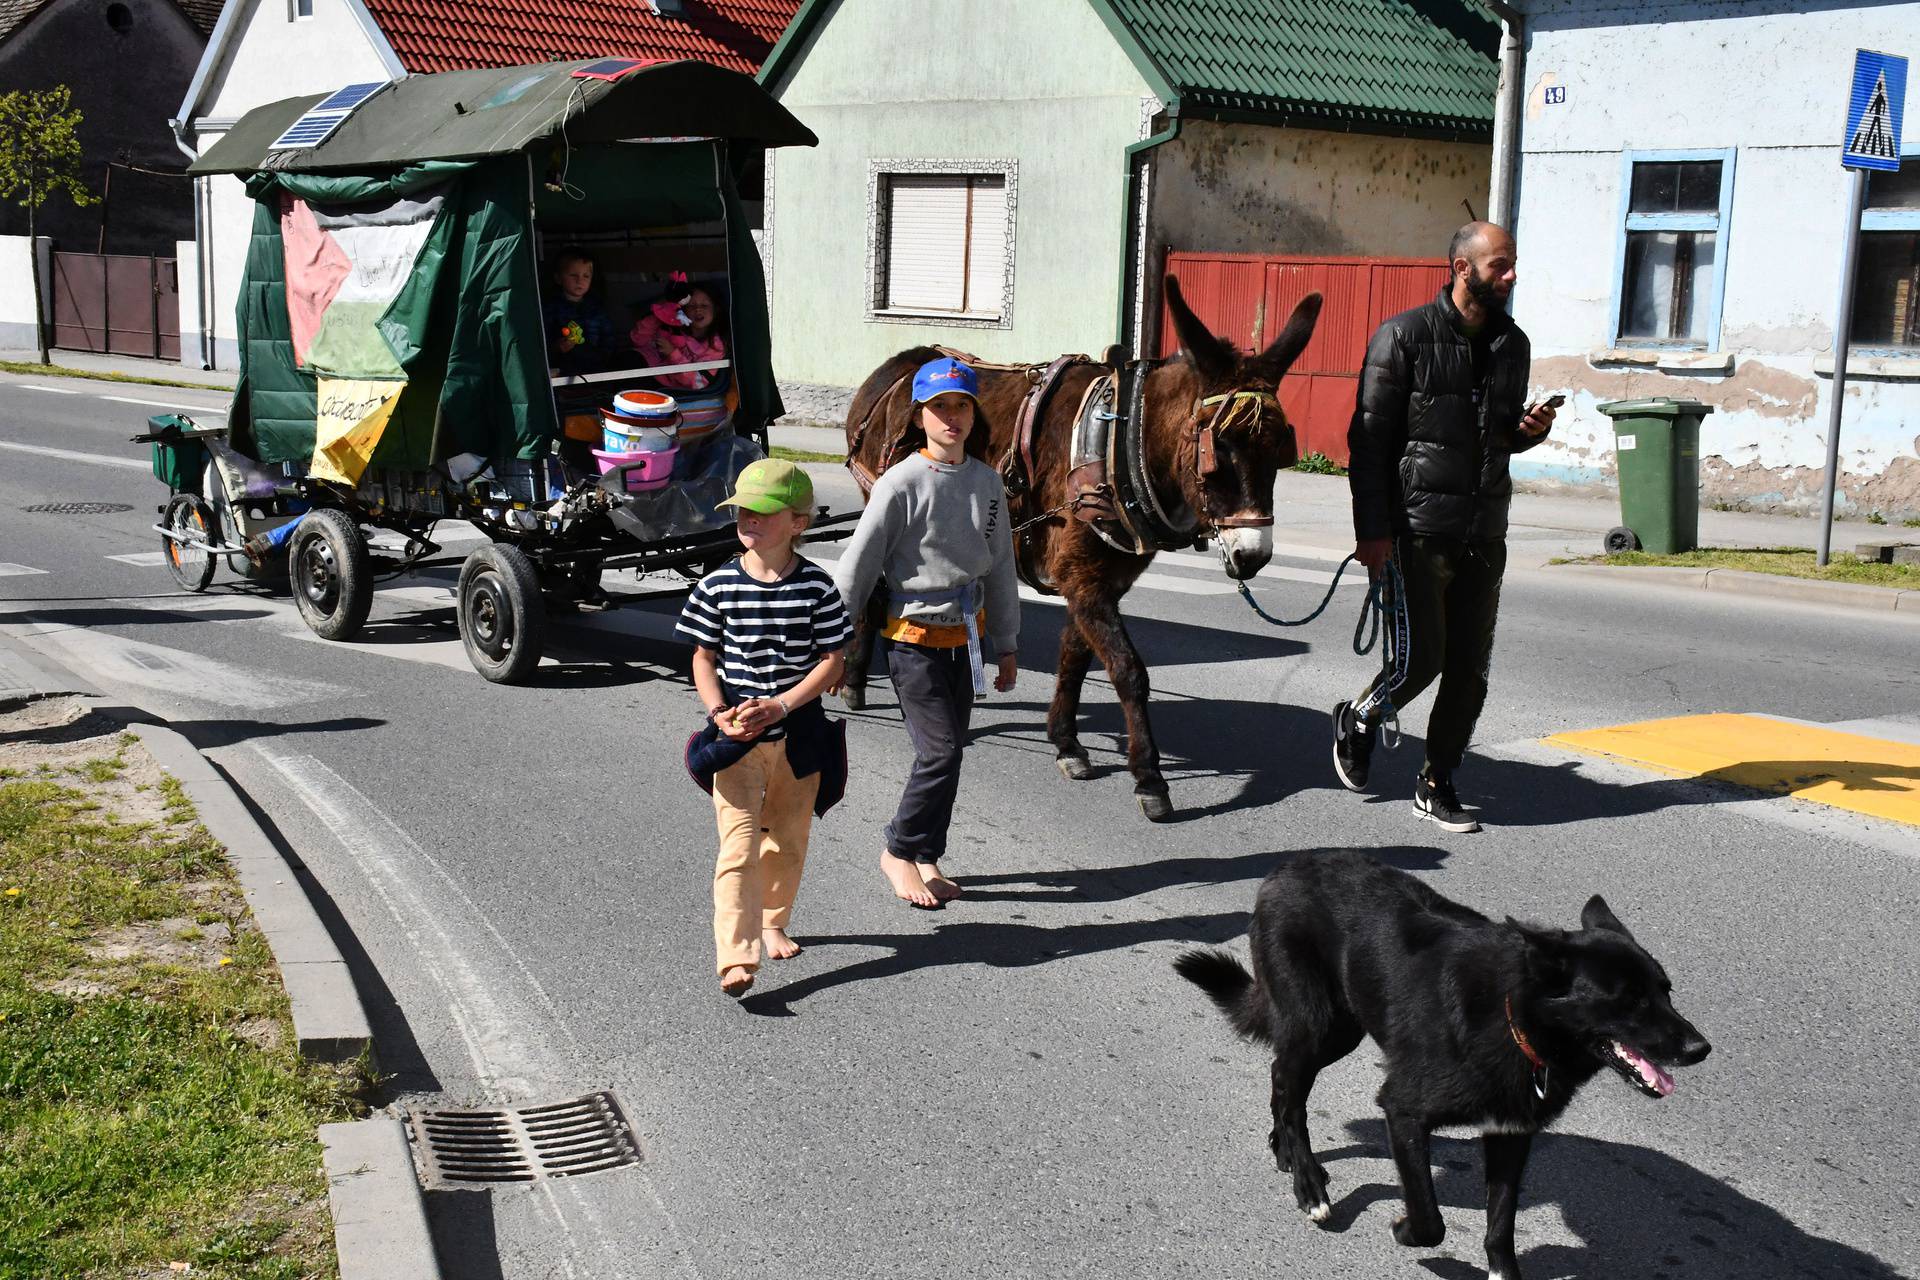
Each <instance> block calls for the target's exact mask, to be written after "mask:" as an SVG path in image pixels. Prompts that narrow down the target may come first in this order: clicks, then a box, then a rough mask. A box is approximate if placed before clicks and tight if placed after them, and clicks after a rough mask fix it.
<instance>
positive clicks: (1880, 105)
mask: <svg viewBox="0 0 1920 1280" xmlns="http://www.w3.org/2000/svg"><path fill="white" fill-rule="evenodd" d="M1906 102H1907V60H1906V59H1905V58H1903V57H1901V56H1900V55H1899V54H1895V53H1875V52H1874V51H1873V50H1871V49H1860V50H1857V51H1856V52H1855V53H1854V57H1853V96H1852V98H1851V99H1850V100H1849V101H1848V103H1847V137H1846V145H1845V147H1844V148H1843V149H1842V151H1841V153H1840V163H1841V165H1842V166H1843V167H1845V168H1848V169H1880V170H1884V171H1886V172H1888V173H1893V172H1896V171H1898V169H1899V168H1900V125H1901V121H1902V119H1903V117H1904V116H1905V115H1906Z"/></svg>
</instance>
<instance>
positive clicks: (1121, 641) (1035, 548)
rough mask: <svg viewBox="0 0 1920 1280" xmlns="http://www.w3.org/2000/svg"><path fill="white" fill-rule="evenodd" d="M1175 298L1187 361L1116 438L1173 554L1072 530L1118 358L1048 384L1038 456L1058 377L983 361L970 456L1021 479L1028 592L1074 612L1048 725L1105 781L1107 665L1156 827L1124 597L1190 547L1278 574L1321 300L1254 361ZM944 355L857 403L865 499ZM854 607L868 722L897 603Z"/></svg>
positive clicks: (888, 367)
mask: <svg viewBox="0 0 1920 1280" xmlns="http://www.w3.org/2000/svg"><path fill="white" fill-rule="evenodd" d="M1166 289H1167V305H1168V307H1169V309H1170V310H1171V311H1172V314H1173V323H1174V329H1175V332H1176V333H1177V334H1178V335H1179V338H1180V353H1179V355H1178V356H1177V357H1176V358H1174V359H1171V360H1167V361H1164V362H1158V361H1156V362H1148V363H1147V364H1146V365H1144V366H1143V367H1142V370H1141V371H1142V373H1143V374H1144V394H1143V395H1140V396H1138V397H1137V409H1136V410H1135V411H1134V412H1132V413H1130V414H1126V416H1128V417H1130V418H1131V419H1132V420H1131V421H1129V422H1125V423H1120V422H1116V423H1114V428H1115V429H1116V430H1131V431H1134V432H1137V433H1138V436H1137V440H1138V446H1139V449H1140V458H1141V461H1142V462H1143V464H1144V465H1143V467H1142V470H1143V471H1144V474H1145V476H1146V477H1147V483H1148V484H1150V486H1151V489H1152V494H1151V498H1152V500H1153V501H1152V504H1150V505H1155V506H1157V509H1158V511H1159V513H1160V514H1161V515H1162V516H1163V517H1164V518H1165V519H1164V524H1165V527H1164V528H1162V529H1161V530H1160V533H1161V534H1162V535H1163V536H1161V537H1160V538H1158V539H1157V543H1158V545H1153V544H1151V543H1149V544H1147V545H1144V546H1140V543H1141V541H1142V540H1141V539H1138V538H1135V539H1134V540H1133V542H1134V545H1135V546H1136V547H1139V549H1137V550H1122V549H1120V548H1118V547H1116V546H1115V545H1113V543H1112V542H1110V541H1109V540H1107V539H1106V538H1103V537H1102V536H1101V535H1100V534H1099V533H1097V532H1096V530H1095V528H1094V526H1093V524H1092V523H1089V522H1085V520H1086V518H1085V517H1084V516H1083V517H1081V518H1075V516H1074V515H1073V514H1068V509H1069V508H1070V507H1072V506H1073V505H1074V491H1072V490H1070V488H1069V484H1070V482H1069V472H1070V471H1071V470H1073V464H1074V461H1075V460H1074V459H1072V458H1071V457H1070V454H1071V453H1072V452H1073V440H1074V436H1075V423H1076V419H1077V418H1078V416H1079V414H1078V412H1077V409H1078V407H1079V406H1081V402H1082V399H1083V397H1084V396H1085V395H1086V393H1087V391H1088V388H1089V385H1090V384H1091V383H1093V382H1094V381H1095V380H1096V379H1099V378H1102V377H1104V376H1105V375H1107V374H1109V373H1111V372H1113V371H1114V366H1115V365H1117V363H1118V355H1119V352H1118V349H1113V350H1110V352H1109V354H1108V358H1107V363H1104V364H1102V363H1095V362H1093V361H1087V360H1082V361H1080V362H1079V363H1076V364H1073V365H1070V366H1068V367H1066V368H1065V369H1064V371H1059V370H1053V369H1050V370H1049V373H1057V377H1056V378H1053V379H1050V381H1051V383H1052V386H1051V393H1050V394H1049V395H1047V396H1046V397H1045V399H1044V402H1043V405H1042V407H1041V408H1040V413H1039V416H1038V417H1037V418H1036V419H1035V420H1034V422H1033V426H1032V433H1031V447H1030V449H1028V450H1025V451H1023V450H1021V448H1020V442H1019V441H1018V440H1017V439H1016V438H1015V436H1016V422H1017V419H1018V416H1019V411H1020V409H1021V406H1022V402H1023V400H1024V399H1025V397H1026V396H1027V394H1028V392H1029V390H1030V389H1032V388H1034V387H1036V385H1038V384H1040V383H1041V381H1042V379H1041V375H1040V370H1041V369H1043V368H1047V366H1040V365H1035V366H1009V365H986V364H978V363H977V362H972V361H970V363H975V367H976V369H977V371H978V373H979V375H980V414H979V416H978V418H977V419H976V422H975V427H974V432H973V436H972V437H970V438H969V440H968V449H969V451H970V452H973V453H975V455H976V456H978V457H982V458H984V459H986V460H987V461H989V462H993V463H996V464H998V465H1000V467H1001V470H1002V473H1003V474H1008V475H1010V476H1012V477H1013V481H1012V482H1011V483H1010V484H1009V486H1008V487H1009V499H1010V503H1009V506H1010V512H1011V514H1012V516H1013V519H1014V522H1015V527H1016V528H1020V527H1021V526H1022V525H1027V527H1026V528H1025V530H1024V532H1023V534H1022V536H1021V537H1020V538H1017V539H1016V552H1017V553H1018V554H1020V555H1021V556H1022V558H1023V561H1024V566H1023V576H1029V577H1030V579H1031V578H1037V579H1038V580H1039V583H1040V584H1043V586H1044V587H1050V588H1051V589H1052V590H1054V591H1057V592H1058V593H1059V594H1060V595H1061V596H1062V597H1063V598H1064V599H1065V601H1066V606H1067V626H1066V628H1065V630H1064V631H1062V632H1061V635H1060V658H1059V665H1058V668H1057V673H1056V678H1055V683H1054V691H1053V702H1052V705H1051V706H1050V707H1049V708H1048V711H1047V736H1048V738H1049V739H1050V740H1051V741H1052V743H1053V747H1054V751H1055V754H1056V760H1055V764H1056V765H1057V766H1058V768H1059V770H1060V772H1061V773H1062V774H1063V775H1065V776H1066V777H1067V778H1069V779H1071V780H1074V781H1080V780H1082V779H1086V778H1089V777H1091V776H1092V775H1093V769H1092V766H1091V764H1090V763H1089V762H1088V759H1087V752H1086V749H1085V748H1084V747H1082V746H1081V745H1080V738H1079V733H1078V721H1079V711H1080V692H1081V688H1082V685H1083V684H1084V682H1085V680H1086V675H1087V669H1088V667H1089V665H1090V664H1091V663H1092V660H1093V659H1094V658H1096V657H1097V658H1099V659H1100V665H1101V666H1103V667H1104V668H1106V672H1107V676H1108V678H1109V679H1110V680H1111V681H1112V682H1113V687H1114V690H1115V692H1116V693H1117V694H1118V695H1119V699H1120V705H1121V708H1122V710H1123V712H1124V713H1125V717H1126V725H1127V767H1128V769H1129V771H1130V772H1131V773H1132V774H1133V782H1134V787H1133V789H1134V795H1135V797H1136V798H1137V799H1138V800H1139V802H1140V807H1141V810H1142V811H1143V812H1144V813H1145V814H1146V816H1147V817H1148V819H1150V820H1151V821H1154V822H1164V821H1166V820H1167V819H1169V818H1170V817H1172V816H1173V804H1172V801H1171V800H1170V799H1169V797H1168V793H1167V782H1166V778H1165V777H1164V776H1162V774H1161V772H1160V751H1159V748H1158V747H1157V746H1156V745H1155V744H1154V740H1153V729H1152V726H1151V725H1150V724H1149V723H1148V720H1147V697H1148V693H1149V685H1148V679H1147V668H1146V665H1145V664H1144V663H1143V662H1142V661H1141V660H1140V654H1139V651H1138V650H1136V649H1135V648H1134V645H1133V641H1132V639H1131V638H1130V637H1129V636H1128V635H1127V628H1126V624H1125V623H1124V622H1123V621H1122V620H1121V617H1120V597H1121V596H1124V595H1125V594H1126V593H1127V591H1128V589H1129V588H1131V587H1132V586H1133V584H1134V582H1135V580H1137V579H1138V578H1139V576H1140V574H1141V573H1142V572H1144V571H1145V569H1146V568H1147V566H1148V565H1149V564H1150V563H1152V561H1153V557H1154V555H1155V554H1156V552H1157V551H1158V550H1159V549H1160V548H1162V547H1170V546H1172V545H1175V543H1176V541H1178V542H1186V543H1192V542H1195V541H1196V540H1198V539H1200V538H1203V537H1207V536H1215V537H1218V538H1219V540H1220V543H1221V546H1222V549H1223V551H1224V560H1225V565H1226V572H1227V574H1228V575H1229V576H1230V577H1232V578H1236V579H1245V578H1251V577H1252V576H1253V575H1255V574H1256V573H1258V572H1259V571H1260V570H1261V569H1262V568H1263V567H1264V566H1265V565H1266V563H1267V561H1268V560H1270V559H1271V558H1272V556H1273V486H1274V477H1275V474H1276V473H1277V472H1278V471H1279V469H1280V468H1282V467H1290V466H1292V465H1293V464H1294V463H1295V462H1296V461H1298V460H1299V452H1298V448H1297V446H1296V444H1295V442H1294V435H1293V429H1292V427H1290V426H1289V425H1288V424H1287V419H1286V414H1285V413H1284V412H1282V410H1281V408H1280V403H1279V400H1278V399H1277V397H1276V392H1277V389H1278V387H1279V385H1280V379H1281V377H1282V376H1283V375H1285V373H1286V372H1287V370H1288V369H1289V368H1290V367H1291V366H1292V365H1293V362H1294V361H1295V360H1296V359H1297V358H1298V357H1299V355H1300V352H1301V351H1302V350H1303V349H1304V348H1305V347H1306V345H1307V342H1308V340H1309V339H1310V338H1311V337H1312V336H1313V327H1314V323H1315V322H1316V321H1317V320H1318V319H1319V315H1320V303H1321V298H1320V295H1319V294H1317V293H1310V294H1308V295H1307V296H1306V297H1304V298H1302V299H1301V300H1300V302H1299V304H1298V305H1297V306H1296V307H1295V308H1294V310H1293V315H1292V317H1291V318H1290V319H1289V320H1288V321H1287V324H1286V327H1285V328H1284V329H1283V330H1281V332H1280V335H1279V337H1277V338H1275V339H1274V341H1273V343H1272V345H1270V346H1269V347H1267V349H1266V350H1265V351H1262V352H1260V353H1259V354H1258V355H1251V356H1249V355H1243V354H1241V353H1240V352H1239V351H1237V350H1236V349H1235V348H1234V347H1233V345H1232V344H1231V343H1228V342H1226V341H1224V340H1222V339H1220V338H1217V337H1215V336H1214V335H1213V334H1212V333H1211V332H1210V331H1209V330H1208V329H1207V327H1206V325H1205V324H1203V323H1202V322H1201V321H1200V319H1199V318H1198V317H1197V316H1195V315H1194V314H1193V311H1192V310H1191V309H1190V308H1189V307H1188V306H1187V303H1186V300H1185V299H1184V298H1183V297H1182V296H1181V293H1180V285H1179V282H1178V281H1177V280H1175V279H1174V278H1173V277H1172V276H1169V277H1167V280H1166ZM942 354H943V353H942V352H941V351H939V350H937V349H935V348H933V347H914V348H912V349H910V350H907V351H902V352H901V353H900V354H898V355H896V356H894V357H893V358H891V359H890V360H888V361H887V362H886V363H885V364H883V365H881V366H880V367H879V368H878V369H876V370H874V372H873V373H872V374H870V375H868V377H867V379H866V381H865V382H863V383H862V384H861V386H860V389H859V391H858V392H857V393H855V395H854V398H853V405H852V407H851V409H850V410H849V411H848V414H847V465H848V468H849V469H850V470H852V471H853V472H854V474H855V476H856V477H860V478H862V479H863V485H862V487H863V488H864V487H865V485H866V483H870V482H871V481H870V478H871V477H872V476H874V475H877V474H878V473H879V472H880V471H881V470H882V469H884V467H885V466H886V464H887V463H888V462H889V461H891V460H893V459H894V458H897V457H898V456H901V454H902V453H903V452H906V451H910V448H911V446H912V445H913V443H914V442H915V441H916V440H918V439H923V438H924V437H922V436H921V435H920V432H919V428H918V424H917V414H916V413H915V406H914V404H913V396H912V390H911V388H910V386H909V385H908V383H909V382H910V381H911V379H912V374H913V371H914V370H915V369H917V368H919V366H920V365H922V364H924V363H926V362H927V361H929V360H933V359H937V358H939V357H940V356H941V355H942ZM1123 412H1124V410H1123ZM983 428H985V429H983ZM863 472H864V473H865V474H864V476H863V475H862V473H863ZM1077 474H1078V473H1076V475H1077ZM1029 522H1033V523H1029ZM1166 535H1171V536H1166ZM847 606H848V608H849V609H850V610H852V611H853V613H854V616H855V617H856V618H862V619H863V622H862V626H861V629H860V633H859V636H858V637H857V639H856V641H855V644H854V646H853V647H852V650H851V651H850V653H849V656H848V662H847V675H846V682H845V685H844V686H843V693H844V696H845V697H846V699H847V705H848V706H850V707H854V708H858V707H860V706H862V705H864V699H865V692H864V690H865V685H866V677H867V665H868V661H869V659H870V657H871V645H872V637H873V634H874V632H875V630H876V629H877V627H878V624H879V623H880V622H881V621H883V617H882V610H883V608H884V600H883V599H882V598H881V593H880V592H876V593H875V598H874V599H873V600H871V601H856V600H849V601H847Z"/></svg>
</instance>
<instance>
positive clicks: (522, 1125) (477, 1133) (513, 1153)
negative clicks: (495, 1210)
mask: <svg viewBox="0 0 1920 1280" xmlns="http://www.w3.org/2000/svg"><path fill="white" fill-rule="evenodd" d="M410 1119H411V1121H412V1124H413V1135H414V1139H415V1141H416V1143H417V1144H418V1148H419V1152H420V1155H421V1158H422V1160H423V1161H424V1162H425V1164H426V1177H427V1185H428V1186H444V1185H447V1184H449V1183H476V1182H478V1183H487V1182H532V1181H534V1180H535V1179H538V1178H571V1177H575V1176H577V1175H579V1174H583V1173H599V1172H601V1171H602V1170H605V1169H619V1168H622V1167H623V1166H626V1165H630V1164H638V1163H640V1148H639V1146H638V1144H636V1143H635V1142H634V1140H633V1129H632V1126H630V1125H629V1124H628V1123H627V1117H626V1113H625V1112H623V1111H621V1109H620V1103H619V1101H618V1100H617V1099H615V1098H614V1096H613V1095H612V1094H611V1093H607V1092H604V1091H603V1092H600V1093H590V1094H588V1095H587V1096H586V1097H584V1098H575V1099H573V1100H572V1101H570V1102H552V1103H546V1104H544V1105H541V1106H534V1107H513V1108H509V1109H506V1110H499V1111H416V1112H414V1113H413V1115H412V1116H411V1117H410Z"/></svg>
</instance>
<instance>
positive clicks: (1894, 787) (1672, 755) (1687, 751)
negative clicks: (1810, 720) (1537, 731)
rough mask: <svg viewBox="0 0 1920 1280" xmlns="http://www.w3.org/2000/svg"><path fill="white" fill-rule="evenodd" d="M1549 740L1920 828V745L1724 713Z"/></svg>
mask: <svg viewBox="0 0 1920 1280" xmlns="http://www.w3.org/2000/svg"><path fill="white" fill-rule="evenodd" d="M1546 741H1547V742H1549V743H1551V744H1553V745H1555V746H1561V747H1568V748H1570V749H1572V750H1574V751H1584V752H1588V753H1590V754H1593V755H1602V756H1612V757H1614V758H1615V759H1619V760H1628V761H1631V762H1633V763H1634V764H1638V765H1644V766H1645V767H1647V768H1649V769H1656V770H1659V771H1660V772H1662V773H1666V774H1671V775H1673V776H1675V777H1682V778H1711V779H1713V780H1715V781H1719V782H1732V783H1736V784H1738V785H1740V786H1743V787H1753V788H1755V789H1756V790H1759V791H1770V792H1772V793H1774V794H1775V795H1792V796H1796V797H1798V798H1800V799H1802V800H1814V801H1818V802H1819V803H1821V804H1830V805H1833V806H1834V807H1835V808H1838V809H1851V810H1852V811H1853V812H1855V813H1865V814H1871V815H1872V816H1874V817H1876V818H1890V819H1892V820H1893V821H1895V822H1906V823H1911V824H1913V825H1915V826H1920V746H1913V745H1910V744H1908V743H1905V742H1889V741H1887V740H1886V739H1884V738H1868V737H1863V736H1861V735H1860V734H1857V733H1840V732H1837V731H1835V730H1833V729H1823V728H1819V727H1817V726H1813V725H1804V724H1792V723H1789V722H1788V721H1785V720H1774V719H1770V718H1768V717H1766V716H1750V715H1733V714H1725V713H1722V714H1717V715H1705V716H1679V717H1676V718H1674V719H1672V720H1643V721H1641V722H1640V723H1638V724H1621V725H1615V726H1613V727H1612V728H1610V729H1585V730H1581V731H1580V732H1577V733H1560V734H1555V735H1554V736H1553V737H1551V738H1548V739H1547V740H1546Z"/></svg>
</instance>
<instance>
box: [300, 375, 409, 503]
mask: <svg viewBox="0 0 1920 1280" xmlns="http://www.w3.org/2000/svg"><path fill="white" fill-rule="evenodd" d="M406 386H407V384H406V383H404V382H375V381H370V380H368V379H363V378H322V379H320V397H319V413H318V415H317V416H316V418H315V420H314V432H313V464H312V466H311V467H310V468H309V469H308V474H309V475H311V476H313V477H314V478H315V479H317V480H332V481H334V482H335V483H337V484H345V485H357V484H359V483H360V477H361V475H362V474H363V473H364V472H365V471H366V469H367V463H368V462H369V461H371V460H372V458H373V451H374V450H375V449H376V448H378V447H379V445H380V437H381V436H383V435H385V434H386V430H387V419H388V418H390V417H392V416H393V406H394V405H395V404H397V403H399V400H400V393H401V392H402V391H404V390H405V389H406Z"/></svg>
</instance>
